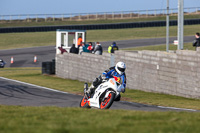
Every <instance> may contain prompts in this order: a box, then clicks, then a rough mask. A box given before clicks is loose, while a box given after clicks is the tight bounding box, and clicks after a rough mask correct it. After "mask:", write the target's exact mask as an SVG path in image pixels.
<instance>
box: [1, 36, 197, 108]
mask: <svg viewBox="0 0 200 133" xmlns="http://www.w3.org/2000/svg"><path fill="white" fill-rule="evenodd" d="M175 39H176V38H175V37H171V38H170V42H172V41H173V40H175ZM193 39H194V37H193V36H187V37H185V41H184V42H191V40H193ZM112 42H113V41H110V42H101V44H102V46H103V49H104V50H107V48H108V46H109V45H110V44H112ZM116 42H117V44H118V46H119V48H120V49H122V48H129V47H138V46H148V45H158V44H164V43H165V38H153V39H137V40H124V41H116ZM55 52H56V49H55V46H44V47H34V48H23V49H12V50H0V58H1V59H3V60H4V61H6V62H7V64H6V67H41V64H42V62H45V61H52V59H54V58H55ZM34 56H37V62H36V63H34ZM11 57H13V58H14V63H13V64H11V63H10V59H11ZM0 70H3V69H0ZM81 98H82V96H80V95H74V94H69V93H66V92H61V91H56V90H52V89H49V88H45V87H40V86H35V85H31V84H26V83H22V82H17V81H12V80H9V79H5V78H3V77H0V105H22V106H58V107H79V103H80V100H81ZM111 109H127V110H143V111H169V110H170V111H195V110H190V109H177V108H171V107H160V106H151V105H145V104H139V103H130V102H125V101H120V102H114V103H113V105H112V107H111Z"/></svg>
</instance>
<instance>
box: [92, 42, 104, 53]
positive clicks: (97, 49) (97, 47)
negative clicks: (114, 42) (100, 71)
mask: <svg viewBox="0 0 200 133" xmlns="http://www.w3.org/2000/svg"><path fill="white" fill-rule="evenodd" d="M102 53H103V48H102V46H101V44H100V43H99V42H97V43H96V45H95V47H94V54H98V55H102Z"/></svg>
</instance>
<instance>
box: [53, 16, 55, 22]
mask: <svg viewBox="0 0 200 133" xmlns="http://www.w3.org/2000/svg"><path fill="white" fill-rule="evenodd" d="M54 21H55V15H54V14H53V22H54Z"/></svg>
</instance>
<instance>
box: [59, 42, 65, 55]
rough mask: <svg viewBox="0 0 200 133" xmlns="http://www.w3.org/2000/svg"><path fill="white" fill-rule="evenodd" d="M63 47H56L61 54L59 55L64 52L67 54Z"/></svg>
mask: <svg viewBox="0 0 200 133" xmlns="http://www.w3.org/2000/svg"><path fill="white" fill-rule="evenodd" d="M63 46H64V45H63V44H61V46H60V47H58V49H59V50H60V53H61V54H63V53H64V52H66V53H67V50H66V49H64V48H63Z"/></svg>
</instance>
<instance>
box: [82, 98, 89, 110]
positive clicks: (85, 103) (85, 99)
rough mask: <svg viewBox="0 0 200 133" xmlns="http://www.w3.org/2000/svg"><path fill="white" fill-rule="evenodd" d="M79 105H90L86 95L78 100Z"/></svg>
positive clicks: (84, 106)
mask: <svg viewBox="0 0 200 133" xmlns="http://www.w3.org/2000/svg"><path fill="white" fill-rule="evenodd" d="M80 107H81V108H90V106H89V105H88V102H87V98H86V96H84V97H83V98H82V99H81V101H80Z"/></svg>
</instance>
